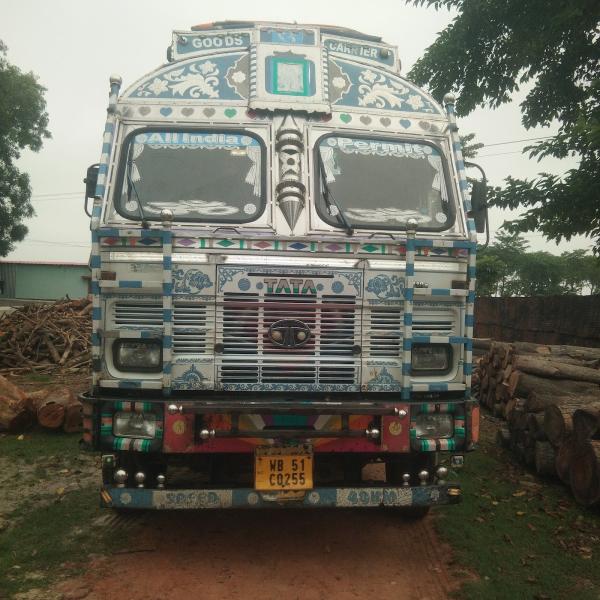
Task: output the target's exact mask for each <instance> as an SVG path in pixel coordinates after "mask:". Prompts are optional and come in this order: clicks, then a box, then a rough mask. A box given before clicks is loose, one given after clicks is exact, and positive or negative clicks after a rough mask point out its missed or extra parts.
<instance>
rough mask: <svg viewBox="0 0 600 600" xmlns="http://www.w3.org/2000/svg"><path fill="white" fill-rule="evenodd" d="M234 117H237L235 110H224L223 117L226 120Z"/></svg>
mask: <svg viewBox="0 0 600 600" xmlns="http://www.w3.org/2000/svg"><path fill="white" fill-rule="evenodd" d="M235 115H237V110H235V108H226V109H225V116H226V117H227V118H228V119H233V117H235Z"/></svg>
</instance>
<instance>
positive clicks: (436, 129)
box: [431, 123, 440, 132]
mask: <svg viewBox="0 0 600 600" xmlns="http://www.w3.org/2000/svg"><path fill="white" fill-rule="evenodd" d="M439 130H440V128H439V127H438V126H437V125H434V124H433V123H432V124H431V131H433V132H436V131H439Z"/></svg>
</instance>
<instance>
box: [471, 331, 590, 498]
mask: <svg viewBox="0 0 600 600" xmlns="http://www.w3.org/2000/svg"><path fill="white" fill-rule="evenodd" d="M474 356H475V358H474V361H475V365H476V368H475V373H474V376H473V387H474V390H475V393H476V394H477V395H478V397H479V400H480V403H481V404H482V405H484V406H486V407H487V408H488V409H489V410H490V411H491V412H492V414H493V415H494V416H496V417H500V418H503V419H505V420H506V422H507V426H506V427H505V428H503V429H501V430H500V432H499V433H498V441H499V443H501V444H502V445H504V446H505V447H507V448H510V449H511V450H512V451H513V452H514V453H515V454H516V455H517V456H518V457H519V458H520V459H522V460H523V461H524V462H525V463H526V464H527V465H529V466H530V467H532V468H534V469H535V470H536V471H537V473H539V474H540V475H544V476H556V477H558V478H559V479H561V480H562V481H563V482H564V483H566V484H567V485H569V486H570V487H571V490H572V492H573V495H574V496H575V499H576V500H577V501H578V502H580V503H581V504H583V505H585V506H591V505H593V504H596V503H600V349H598V348H583V347H578V346H544V345H539V344H533V343H529V342H513V343H506V342H495V341H492V340H483V339H478V340H475V341H474Z"/></svg>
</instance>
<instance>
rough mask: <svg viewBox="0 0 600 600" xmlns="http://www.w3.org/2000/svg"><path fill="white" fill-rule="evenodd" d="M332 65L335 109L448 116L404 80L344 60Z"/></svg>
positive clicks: (330, 83)
mask: <svg viewBox="0 0 600 600" xmlns="http://www.w3.org/2000/svg"><path fill="white" fill-rule="evenodd" d="M330 65H331V67H330V72H331V73H332V77H331V80H330V82H329V88H330V90H331V91H330V95H331V101H332V104H334V105H335V106H358V107H362V108H379V109H384V110H395V111H399V112H414V113H428V114H439V115H442V116H443V115H444V113H443V111H442V110H441V108H440V107H439V106H438V105H437V104H435V103H434V102H432V101H431V99H430V98H428V97H427V96H426V95H425V94H424V93H423V92H422V91H420V90H419V89H418V88H416V87H415V86H414V85H412V84H411V83H409V82H407V81H406V80H404V79H402V78H400V77H396V76H394V75H392V74H390V73H386V72H383V71H381V70H379V69H376V68H371V67H365V66H364V65H356V64H351V63H348V62H345V61H342V60H336V59H331V61H330ZM336 67H337V68H336Z"/></svg>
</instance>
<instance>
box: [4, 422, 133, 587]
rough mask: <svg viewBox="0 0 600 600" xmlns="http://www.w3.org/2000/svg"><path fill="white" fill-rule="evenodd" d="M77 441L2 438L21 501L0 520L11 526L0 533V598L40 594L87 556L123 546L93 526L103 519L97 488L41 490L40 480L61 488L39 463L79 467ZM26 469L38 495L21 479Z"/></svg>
mask: <svg viewBox="0 0 600 600" xmlns="http://www.w3.org/2000/svg"><path fill="white" fill-rule="evenodd" d="M79 437H80V436H79V435H78V434H74V435H65V434H56V435H54V434H52V433H42V432H40V433H33V434H27V435H26V436H25V438H24V439H23V440H19V439H17V437H16V436H3V437H0V456H2V458H3V463H5V465H6V468H8V469H11V470H12V469H14V472H15V475H14V478H13V479H11V481H14V486H13V484H12V483H11V493H14V494H17V495H19V496H22V498H23V499H22V501H21V503H20V504H19V507H18V509H16V510H13V511H12V512H11V513H9V514H4V515H3V519H4V520H5V522H6V523H8V524H9V525H10V526H9V527H8V528H7V529H5V530H4V531H1V532H0V598H3V597H5V596H8V597H11V596H12V595H14V594H16V593H17V592H23V591H26V590H28V589H30V588H34V587H35V588H42V589H44V588H46V587H47V586H48V585H50V584H52V583H53V582H54V581H56V580H57V579H58V578H60V577H64V576H68V575H72V574H75V573H77V572H79V571H80V570H81V567H82V566H83V565H84V564H85V563H86V562H87V561H88V559H89V555H90V554H91V553H94V554H105V553H110V552H111V551H112V550H114V549H116V548H117V547H121V546H122V545H123V544H125V543H126V541H127V540H126V536H122V535H120V534H119V532H118V531H116V530H115V529H112V528H107V527H103V526H101V525H98V524H94V522H95V521H96V520H97V519H98V518H99V517H100V516H102V515H105V514H106V511H105V510H104V509H101V508H100V505H99V498H98V489H97V486H96V485H94V484H92V485H89V487H88V486H87V485H86V486H85V487H83V488H80V489H72V490H71V491H66V492H65V491H64V488H62V489H63V491H61V492H57V493H52V492H51V493H48V491H47V490H44V489H43V485H40V483H42V482H40V480H43V483H46V482H49V481H52V483H54V484H56V483H58V484H59V485H60V483H61V481H60V480H57V477H60V473H58V474H57V473H54V474H53V475H52V474H51V473H50V470H48V469H46V468H45V466H43V465H40V464H39V463H38V461H42V462H43V461H46V459H47V458H48V457H53V456H55V457H60V459H61V464H67V465H70V464H78V462H77V461H78V455H79V449H78V439H79ZM4 459H8V460H4ZM25 463H26V464H30V465H33V473H34V475H35V478H36V480H37V482H36V481H34V485H35V486H36V489H40V493H39V494H38V493H31V492H32V491H33V492H35V490H31V489H30V488H28V486H30V485H31V481H26V480H25V479H24V478H22V477H19V470H20V469H22V468H23V465H24V464H25ZM88 469H89V466H88ZM64 477H66V478H68V477H72V475H66V474H65V475H64ZM67 481H68V479H65V487H66V485H67ZM37 486H40V487H39V488H37ZM42 490H43V491H42Z"/></svg>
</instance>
